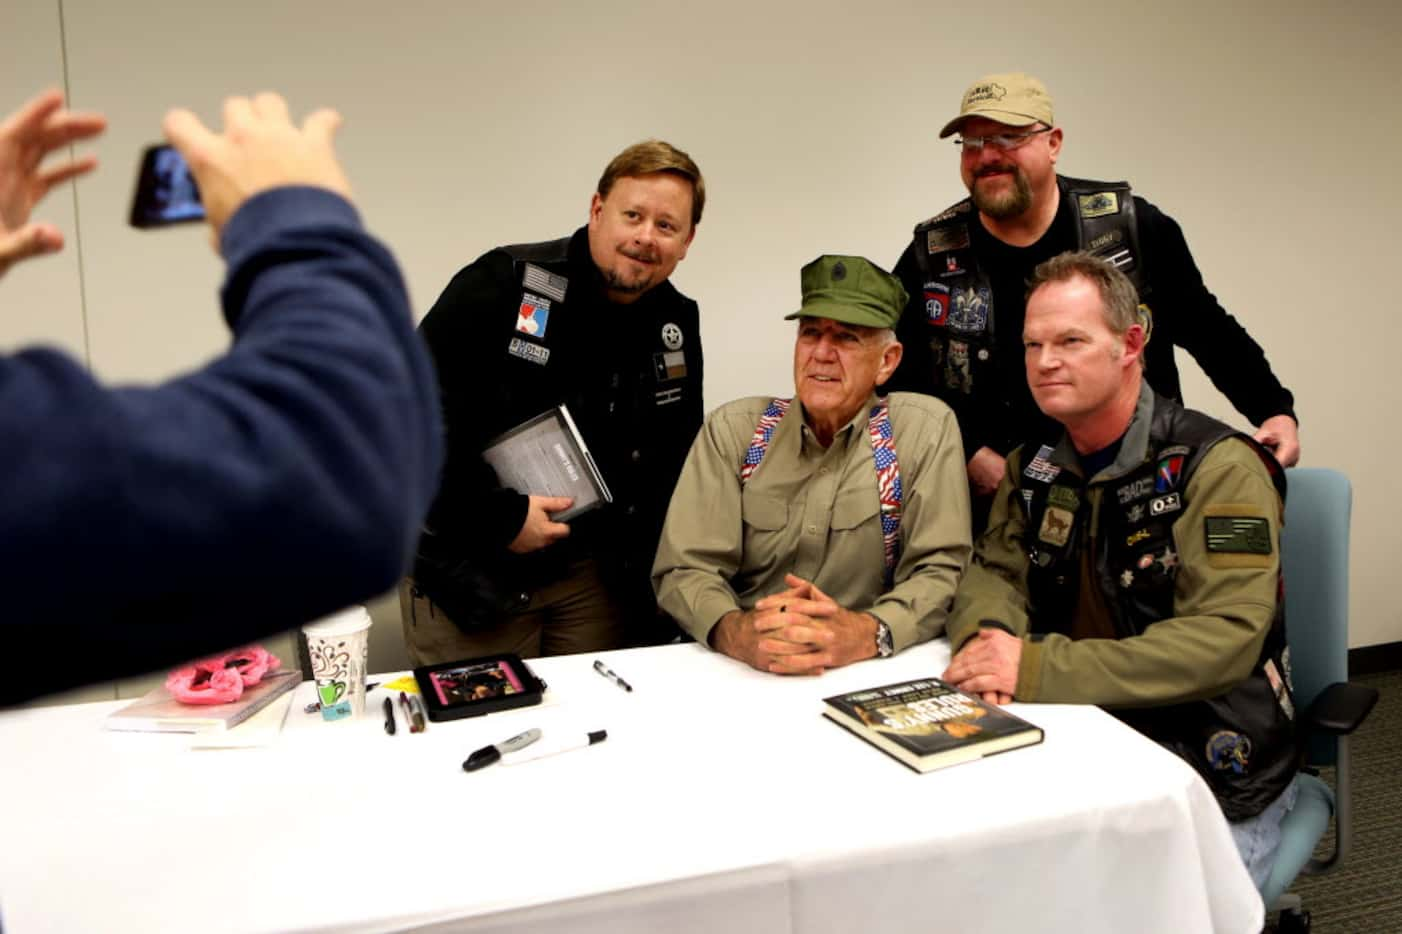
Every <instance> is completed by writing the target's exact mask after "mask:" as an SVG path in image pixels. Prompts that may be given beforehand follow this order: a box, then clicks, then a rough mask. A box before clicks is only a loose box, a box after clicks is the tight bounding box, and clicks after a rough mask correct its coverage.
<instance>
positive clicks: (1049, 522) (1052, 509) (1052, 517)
mask: <svg viewBox="0 0 1402 934" xmlns="http://www.w3.org/2000/svg"><path fill="white" fill-rule="evenodd" d="M1074 518H1075V517H1074V516H1073V515H1072V514H1071V513H1069V512H1067V511H1066V510H1065V509H1059V508H1058V507H1056V506H1048V507H1047V511H1046V512H1045V513H1043V514H1042V527H1041V529H1039V530H1038V531H1037V537H1038V538H1040V539H1041V540H1042V541H1044V542H1046V543H1047V544H1049V545H1056V546H1057V547H1059V548H1060V547H1065V545H1066V540H1067V539H1068V538H1070V537H1071V522H1072V520H1073V519H1074Z"/></svg>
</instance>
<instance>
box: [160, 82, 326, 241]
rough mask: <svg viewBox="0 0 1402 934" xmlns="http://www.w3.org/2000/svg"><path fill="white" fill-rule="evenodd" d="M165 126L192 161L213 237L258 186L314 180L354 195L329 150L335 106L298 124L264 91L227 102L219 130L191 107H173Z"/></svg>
mask: <svg viewBox="0 0 1402 934" xmlns="http://www.w3.org/2000/svg"><path fill="white" fill-rule="evenodd" d="M163 126H164V128H165V134H166V139H168V140H170V142H171V145H173V146H174V147H175V148H176V149H178V150H180V154H181V155H182V156H184V157H185V161H186V162H188V163H190V171H191V172H192V173H193V174H194V176H195V182H196V184H198V185H199V188H200V200H201V201H202V202H203V203H204V208H205V215H206V216H207V217H208V218H209V224H210V226H211V227H212V228H213V230H214V236H215V238H216V243H217V238H218V236H219V232H220V231H222V230H223V229H224V224H225V223H226V222H227V221H228V220H229V218H230V217H232V216H233V214H234V212H235V211H237V210H238V209H239V206H240V205H242V204H243V203H244V202H245V201H247V200H248V199H249V198H251V197H253V196H254V195H256V194H258V193H259V192H262V191H267V190H268V189H271V188H279V187H282V186H284V185H311V186H313V187H316V188H326V189H328V190H330V191H334V192H336V193H337V194H339V195H341V196H343V197H346V198H349V197H350V182H349V181H347V180H346V175H345V172H343V171H342V170H341V164H340V163H339V162H338V161H337V160H336V153H335V150H334V149H333V148H332V140H333V139H334V137H335V135H336V131H337V130H338V129H339V128H340V126H341V115H340V114H338V113H337V112H336V111H334V110H328V109H325V108H323V109H321V110H317V111H314V112H313V113H312V114H311V115H309V116H308V117H307V118H306V119H305V120H303V121H302V125H301V126H300V127H297V126H295V125H294V124H293V123H292V118H291V116H290V114H289V113H288V110H287V102H286V101H284V100H283V99H282V98H281V97H280V96H279V95H277V94H273V93H270V92H265V93H263V94H259V95H257V96H256V97H253V98H247V97H230V98H228V99H227V100H225V101H224V132H223V133H222V134H215V133H213V132H211V131H210V130H209V129H208V128H206V127H205V125H204V124H203V123H201V122H200V119H199V118H198V117H196V116H195V115H194V114H193V113H191V112H190V111H188V110H179V109H177V110H172V111H170V112H169V113H168V114H166V117H165V122H164V124H163Z"/></svg>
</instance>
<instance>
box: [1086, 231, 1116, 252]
mask: <svg viewBox="0 0 1402 934" xmlns="http://www.w3.org/2000/svg"><path fill="white" fill-rule="evenodd" d="M1124 238H1125V235H1124V234H1123V233H1121V232H1120V231H1118V230H1111V231H1107V232H1106V233H1103V234H1101V235H1100V236H1098V237H1095V238H1094V239H1092V240H1091V241H1090V242H1089V243H1087V244H1086V249H1087V250H1088V251H1089V252H1091V253H1095V252H1097V251H1099V250H1108V249H1110V248H1112V247H1115V246H1118V245H1119V244H1120V243H1121V242H1122V241H1123V240H1124Z"/></svg>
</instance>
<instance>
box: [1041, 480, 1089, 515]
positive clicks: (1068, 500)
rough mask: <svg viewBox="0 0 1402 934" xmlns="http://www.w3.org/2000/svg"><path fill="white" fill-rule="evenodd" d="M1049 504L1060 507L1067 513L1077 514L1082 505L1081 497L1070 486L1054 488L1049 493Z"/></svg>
mask: <svg viewBox="0 0 1402 934" xmlns="http://www.w3.org/2000/svg"><path fill="white" fill-rule="evenodd" d="M1047 503H1048V504H1049V505H1052V506H1060V507H1061V508H1062V509H1065V510H1066V511H1067V512H1075V511H1076V509H1077V508H1078V507H1079V506H1080V505H1081V496H1080V494H1079V493H1077V492H1076V491H1075V490H1073V489H1071V488H1070V487H1069V486H1054V487H1052V488H1051V489H1050V490H1048V491H1047Z"/></svg>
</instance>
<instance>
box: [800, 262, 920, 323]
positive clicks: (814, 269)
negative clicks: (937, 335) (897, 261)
mask: <svg viewBox="0 0 1402 934" xmlns="http://www.w3.org/2000/svg"><path fill="white" fill-rule="evenodd" d="M798 277H799V285H800V287H801V288H802V289H803V307H802V308H800V309H799V310H798V311H795V312H794V313H793V314H791V315H785V316H784V319H785V320H786V321H787V320H792V319H793V318H799V317H803V316H808V317H811V318H831V319H832V320H833V321H841V322H842V323H844V324H860V325H865V326H866V327H869V328H894V327H895V326H896V322H897V321H899V320H900V319H901V312H903V311H905V303H906V301H907V300H908V298H909V296H907V295H906V291H905V289H903V288H902V287H901V280H899V279H897V278H896V277H895V276H893V275H891V274H890V273H889V272H887V271H886V270H884V269H882V268H881V267H880V266H878V265H876V264H875V263H873V262H872V261H871V260H869V259H863V258H862V257H860V256H820V257H818V258H817V259H815V260H813V262H811V263H809V264H808V265H807V266H804V267H803V270H802V271H801V272H800V273H799V274H798Z"/></svg>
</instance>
